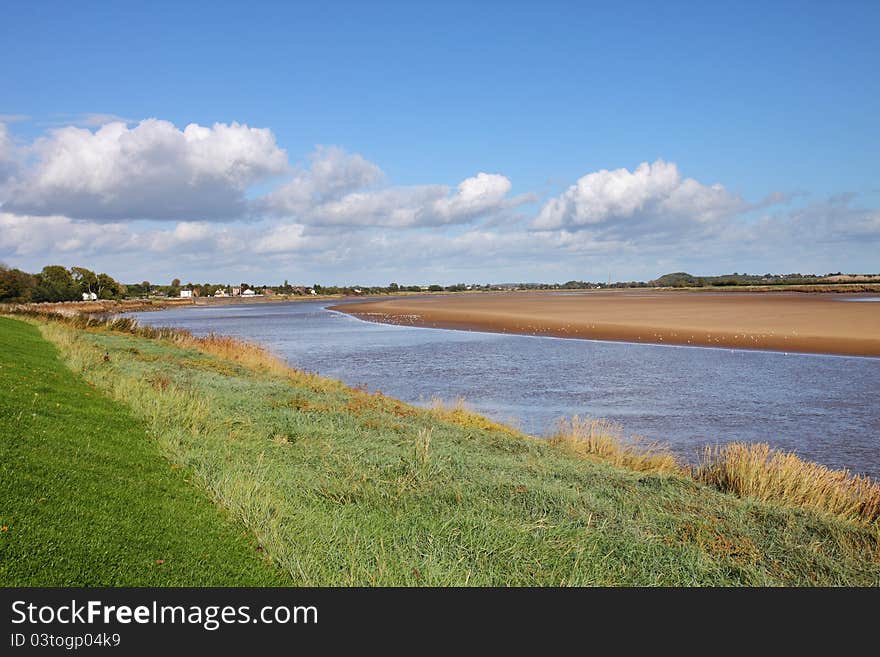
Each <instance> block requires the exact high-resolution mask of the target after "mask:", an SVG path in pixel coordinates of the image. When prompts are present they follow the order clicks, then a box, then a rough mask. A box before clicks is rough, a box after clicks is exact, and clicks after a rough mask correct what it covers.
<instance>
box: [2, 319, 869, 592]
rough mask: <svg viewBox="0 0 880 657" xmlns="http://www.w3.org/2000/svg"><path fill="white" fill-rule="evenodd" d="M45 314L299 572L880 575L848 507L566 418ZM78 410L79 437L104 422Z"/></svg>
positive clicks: (463, 579) (83, 366) (47, 329)
mask: <svg viewBox="0 0 880 657" xmlns="http://www.w3.org/2000/svg"><path fill="white" fill-rule="evenodd" d="M12 324H14V323H12V322H4V324H3V325H2V327H3V328H2V330H3V331H4V332H6V331H8V330H9V327H10V326H12ZM39 328H40V331H41V332H42V334H43V336H44V337H46V338H47V339H48V340H50V341H51V342H52V343H53V344H54V345H56V346H57V348H58V349H59V351H60V353H61V354H62V356H63V358H64V361H65V362H66V363H67V365H68V366H69V367H70V368H71V370H72V371H73V372H75V373H76V374H77V375H78V376H80V377H82V379H83V380H84V381H85V382H86V383H85V384H84V385H85V388H84V389H85V390H87V391H89V392H91V393H92V394H94V393H95V392H96V391H100V392H101V393H103V394H104V395H106V396H107V397H108V398H109V399H112V400H115V401H114V402H109V401H107V400H104V402H103V403H108V404H109V403H113V404H114V406H113V408H118V409H122V407H121V406H120V404H121V403H122V402H124V404H125V409H122V410H120V411H118V412H119V415H118V418H119V419H120V420H119V422H117V423H115V424H116V425H122V426H129V425H130V426H133V427H140V429H139V437H140V440H141V446H142V448H143V449H144V450H147V451H148V452H149V453H150V454H155V452H158V453H161V454H162V455H163V456H164V458H165V459H167V463H166V468H167V469H166V470H165V471H166V472H170V473H182V472H186V473H191V477H190V479H189V485H190V486H191V489H192V491H194V493H193V494H194V495H196V496H197V497H198V496H199V495H202V496H204V497H205V498H210V499H211V500H213V501H214V502H215V504H216V506H217V507H219V508H220V509H222V510H223V513H225V514H228V516H229V517H230V518H232V519H233V520H234V521H236V522H237V523H239V526H240V527H241V528H242V529H246V531H247V533H248V534H249V535H250V536H251V537H253V540H254V541H256V542H257V543H259V545H260V546H261V547H262V551H263V553H265V554H266V555H267V557H268V558H269V559H271V560H272V562H273V563H274V564H275V565H276V566H277V568H278V569H279V570H280V571H281V572H282V573H284V575H285V576H286V577H287V578H289V581H290V582H292V583H295V584H302V585H311V584H321V585H352V584H356V585H390V584H400V585H422V584H435V585H466V584H470V585H486V584H502V585H585V584H587V585H589V584H616V585H631V584H645V585H652V584H666V585H692V584H705V585H743V584H744V585H779V584H784V585H815V584H824V585H840V584H862V585H878V584H880V550H878V529H877V524H876V522H872V521H870V520H869V519H867V518H862V517H861V516H860V514H858V513H856V514H852V513H849V515H847V514H843V515H842V516H835V515H834V514H833V513H832V512H831V511H829V510H819V509H801V508H791V507H789V506H787V505H785V504H783V503H780V502H778V501H762V500H760V499H755V498H750V497H746V498H742V497H739V496H737V495H733V494H728V493H724V492H721V491H719V490H718V487H719V486H717V485H715V484H714V483H713V485H708V484H706V483H702V482H701V481H697V480H695V479H694V477H693V475H692V473H688V472H686V471H684V470H683V469H682V468H680V467H679V466H677V465H676V464H674V463H669V462H666V461H663V460H662V459H663V457H662V456H661V457H659V458H660V459H661V460H660V462H658V463H663V464H665V465H657V464H653V462H652V461H650V460H648V461H645V462H642V461H638V462H636V461H632V460H630V459H631V456H632V455H631V454H630V455H627V454H624V455H623V456H619V457H614V456H613V454H612V453H611V452H608V451H607V450H606V448H605V447H601V445H602V444H604V443H602V442H601V441H598V440H597V441H594V443H595V445H599V447H596V446H594V443H588V442H587V441H584V440H581V439H580V438H584V436H583V435H576V434H575V432H569V434H561V435H560V436H559V437H557V439H556V440H553V441H549V442H548V441H542V440H538V439H534V438H530V437H527V436H524V435H521V434H519V433H517V432H516V431H514V430H511V429H509V428H506V427H503V426H500V425H497V424H495V423H493V422H491V421H489V420H486V419H485V418H481V417H479V416H475V415H473V414H470V413H468V412H467V411H466V410H464V409H461V408H438V409H433V410H424V409H418V408H414V407H412V406H408V405H406V404H403V403H401V402H398V401H396V400H393V399H390V398H387V397H384V396H382V395H377V394H368V393H366V392H364V391H360V390H353V389H351V388H348V387H346V386H344V385H342V384H340V383H338V382H334V381H330V380H327V379H322V378H319V377H316V376H313V375H309V374H304V373H300V372H296V371H293V370H290V369H288V368H286V367H285V366H284V364H283V363H281V362H280V361H277V360H275V359H272V358H271V357H270V356H268V355H267V354H265V353H264V352H262V351H261V350H260V349H258V348H253V347H245V346H242V345H241V344H240V343H236V342H234V341H231V340H228V339H222V338H214V339H206V340H198V339H195V338H192V337H191V336H187V335H185V334H181V333H174V332H160V331H155V330H145V331H143V332H142V335H137V334H133V333H132V332H130V331H129V332H126V331H122V330H120V331H111V330H107V329H105V328H101V327H99V326H94V327H92V328H90V329H88V330H86V329H84V328H82V327H79V328H78V327H76V326H71V325H66V324H63V323H59V322H40V323H39ZM116 328H118V329H126V330H127V329H129V328H130V327H129V326H128V325H127V324H126V323H124V322H122V323H118V324H116ZM18 330H23V329H18ZM28 330H33V329H31V328H28ZM35 357H36V356H35ZM59 376H60V374H59ZM33 385H38V384H37V383H36V382H34V383H33ZM71 385H72V384H71ZM78 385H80V386H82V385H83V384H82V383H79V384H78ZM92 386H94V388H92ZM22 403H23V402H22ZM35 403H36V404H37V406H38V407H39V408H41V409H42V408H43V406H42V405H43V404H44V399H42V398H40V397H37V398H36V402H35ZM35 412H37V413H38V414H40V413H42V412H43V411H42V410H41V411H35ZM114 412H115V411H114ZM83 422H84V423H85V425H84V426H83V427H81V429H80V430H79V431H78V432H77V433H78V435H79V436H80V437H79V440H80V441H81V442H82V443H84V444H90V443H88V441H89V439H90V438H92V439H93V438H94V436H96V435H99V434H100V433H101V431H99V430H97V429H96V428H94V427H93V428H92V429H89V428H88V426H87V425H88V422H87V421H86V420H85V419H84V420H83ZM145 432H146V433H147V434H148V436H147V435H145ZM581 434H583V428H581ZM4 440H5V438H4ZM585 443H586V444H585ZM91 444H94V443H91ZM602 450H606V451H605V453H600V452H601V451H602ZM612 451H613V450H612ZM134 460H135V461H137V460H139V459H138V458H135V459H134ZM4 461H5V459H4ZM655 465H656V467H655ZM127 467H131V468H133V470H132V471H133V472H137V470H136V469H134V468H135V467H136V466H135V465H134V464H131V465H130V466H127ZM173 468H177V469H173ZM71 469H75V468H71ZM715 475H716V478H717V479H718V483H719V485H720V482H721V480H722V479H724V477H722V476H721V475H720V474H719V473H718V472H715ZM4 479H6V477H4ZM137 479H138V475H135V476H131V477H130V478H129V480H131V481H136V480H137ZM731 479H732V478H731ZM22 485H23V484H20V483H19V482H18V481H17V480H14V479H13V480H11V483H9V484H8V486H9V487H10V488H11V489H13V490H17V489H18V488H20V487H21V486H22ZM117 488H122V486H119V487H117ZM16 494H18V493H16ZM154 497H155V496H154ZM158 497H161V495H158ZM201 499H203V498H201ZM771 499H772V497H771ZM130 503H131V501H130ZM207 508H208V509H210V510H212V511H214V512H215V513H216V508H215V507H213V506H210V505H208V506H207ZM850 511H851V509H850ZM29 512H30V511H26V513H29ZM4 513H5V511H4ZM56 515H57V516H58V517H61V516H63V512H62V511H61V510H58V512H57V514H56ZM221 515H222V514H221ZM164 523H165V526H166V527H169V529H168V531H169V532H184V531H186V524H187V523H186V521H182V520H180V519H179V518H176V519H175V518H172V519H171V520H165V521H164ZM0 540H3V539H0ZM30 540H31V541H36V542H35V543H33V546H34V547H35V548H39V547H40V545H42V543H43V541H44V539H43V538H41V537H40V536H36V535H34V536H32V537H31V539H30ZM207 542H208V541H206V542H205V543H207ZM211 542H212V543H213V541H211ZM22 545H25V544H24V543H22ZM26 547H27V546H26ZM218 549H219V548H218ZM244 553H245V556H247V553H248V550H247V548H246V546H245V549H244ZM42 558H43V559H44V560H45V559H49V558H48V557H45V556H44V557H42ZM4 562H5V559H4ZM258 563H259V562H258ZM46 568H47V569H48V570H49V571H51V568H52V562H51V560H49V561H48V564H47V565H46ZM86 570H88V569H86ZM123 570H124V568H123ZM91 576H92V577H94V578H96V579H100V573H99V572H92V573H91ZM193 583H195V582H193ZM241 583H245V581H244V580H243V581H242V582H241Z"/></svg>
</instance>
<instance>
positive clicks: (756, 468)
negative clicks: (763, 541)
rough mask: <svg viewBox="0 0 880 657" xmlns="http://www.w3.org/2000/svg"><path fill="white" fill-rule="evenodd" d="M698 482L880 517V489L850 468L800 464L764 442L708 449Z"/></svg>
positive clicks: (840, 513) (849, 515)
mask: <svg viewBox="0 0 880 657" xmlns="http://www.w3.org/2000/svg"><path fill="white" fill-rule="evenodd" d="M692 474H693V477H694V478H695V479H696V480H697V481H701V482H703V483H706V484H709V485H711V486H715V487H716V488H718V489H720V490H722V491H726V492H730V493H733V494H735V495H737V496H739V497H753V498H757V499H760V500H764V501H767V502H773V503H776V504H783V505H786V506H796V507H803V508H808V509H815V510H817V511H821V512H824V513H830V514H832V515H834V516H837V517H839V518H843V519H845V520H851V521H856V522H863V523H872V522H877V521H878V519H880V485H878V484H877V483H876V482H874V481H872V480H871V479H869V478H868V477H861V476H853V475H851V474H850V473H849V472H847V471H846V470H829V469H828V468H826V467H825V466H823V465H819V464H817V463H809V462H807V461H802V460H801V459H799V458H798V457H797V456H795V455H794V454H789V453H786V452H782V451H779V450H775V449H771V448H770V446H769V445H767V444H766V443H758V444H753V445H748V444H745V443H730V444H728V445H722V446H717V447H714V448H713V447H707V448H706V450H705V453H704V457H703V463H702V464H701V465H700V466H699V467H697V468H694V469H693V471H692Z"/></svg>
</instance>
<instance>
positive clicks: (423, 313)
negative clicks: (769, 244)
mask: <svg viewBox="0 0 880 657" xmlns="http://www.w3.org/2000/svg"><path fill="white" fill-rule="evenodd" d="M846 298H847V297H845V296H840V295H836V294H832V295H825V294H799V293H778V294H751V295H750V294H745V293H738V294H730V293H727V292H720V293H710V292H700V293H691V292H678V291H656V290H615V291H589V292H565V293H548V292H543V293H525V292H523V293H517V294H497V295H490V294H482V295H479V296H462V297H458V296H445V297H436V298H413V299H394V300H387V301H386V300H381V301H367V302H363V303H357V302H356V303H348V304H345V305H339V306H331V309H332V310H338V311H341V312H345V313H349V314H351V315H354V316H356V317H358V318H360V319H364V320H367V321H374V322H384V323H389V324H401V325H406V326H423V327H433V328H447V329H462V330H478V331H490V332H496V333H519V334H525V335H544V336H554V337H564V338H582V339H592V340H611V341H624V342H647V343H657V344H675V345H691V346H709V347H727V348H736V349H768V350H776V351H788V352H805V353H826V354H840V355H850V356H880V303H850V302H845V301H841V299H846Z"/></svg>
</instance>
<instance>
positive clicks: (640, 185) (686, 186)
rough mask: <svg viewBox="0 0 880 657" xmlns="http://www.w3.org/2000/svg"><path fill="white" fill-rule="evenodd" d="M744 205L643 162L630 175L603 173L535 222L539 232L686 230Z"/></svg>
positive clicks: (670, 167)
mask: <svg viewBox="0 0 880 657" xmlns="http://www.w3.org/2000/svg"><path fill="white" fill-rule="evenodd" d="M746 207H747V204H746V203H745V202H744V201H743V200H742V199H741V198H740V197H739V196H736V195H733V194H731V193H729V192H728V191H727V190H726V189H724V187H722V186H721V185H718V184H715V185H703V184H701V183H699V182H697V181H696V180H694V179H693V178H682V176H681V174H680V173H679V170H678V167H677V166H676V165H675V164H674V163H672V162H664V161H663V160H657V161H655V162H654V163H653V164H648V163H647V162H643V163H642V164H640V165H639V166H638V167H637V168H636V169H635V170H634V171H629V170H628V169H615V170H614V171H608V170H607V169H602V170H601V171H596V172H594V173H589V174H587V175H585V176H583V177H582V178H580V179H579V180H578V181H577V183H575V184H574V185H572V186H571V187H569V188H568V189H567V190H566V191H565V192H564V193H563V194H562V195H560V196H558V197H556V198H554V199H551V200H549V201H548V202H547V203H546V204H545V205H544V207H543V208H542V209H541V211H540V213H539V214H538V217H537V218H536V219H535V221H534V222H533V227H534V228H536V229H539V230H555V229H560V228H568V229H571V230H579V229H584V228H594V229H606V228H609V227H610V228H615V227H622V226H624V225H625V224H645V227H646V228H647V229H648V230H651V229H652V227H653V228H662V229H667V228H675V227H676V226H677V227H678V228H680V229H684V228H685V227H686V225H687V224H708V223H710V222H713V221H716V220H718V219H720V218H723V217H727V216H731V215H733V214H736V213H738V212H742V211H743V210H745V209H746Z"/></svg>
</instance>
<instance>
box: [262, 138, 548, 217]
mask: <svg viewBox="0 0 880 657" xmlns="http://www.w3.org/2000/svg"><path fill="white" fill-rule="evenodd" d="M383 178H384V174H383V173H382V170H381V169H380V168H379V167H378V166H376V165H375V164H373V163H371V162H368V161H367V160H365V159H364V158H363V157H361V156H360V155H351V154H349V153H346V152H345V151H343V150H342V149H339V148H322V149H319V150H318V151H316V153H315V154H314V155H313V156H312V158H311V167H310V169H308V170H303V171H300V172H298V173H297V175H296V176H294V178H293V179H292V180H291V181H290V182H289V183H287V184H285V185H283V186H282V187H281V188H279V189H278V190H276V191H274V192H272V193H271V194H269V195H268V196H267V197H266V198H265V199H264V201H263V207H264V208H265V209H266V210H267V211H268V212H269V213H271V214H273V215H276V216H287V217H294V218H296V219H297V220H298V221H299V222H301V223H304V224H309V225H317V226H385V227H396V228H405V227H423V226H442V225H449V224H461V223H467V222H469V221H472V220H474V219H476V218H478V217H481V216H488V215H492V214H494V213H497V212H499V211H501V210H503V209H506V208H509V207H513V206H515V205H517V204H520V203H522V202H524V201H527V200H532V198H531V197H530V196H528V197H517V198H508V197H507V195H508V194H509V193H510V190H511V183H510V180H508V179H507V178H506V177H505V176H502V175H500V174H490V173H482V172H481V173H478V174H477V175H476V176H473V177H470V178H466V179H465V180H463V181H462V182H461V183H459V185H458V186H457V188H455V189H454V190H453V189H450V188H449V187H448V186H446V185H412V186H408V187H384V188H375V187H373V186H374V185H375V184H376V183H378V182H380V181H381V180H383ZM371 187H373V188H371Z"/></svg>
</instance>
